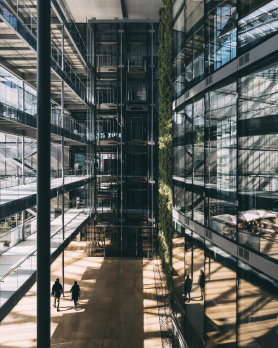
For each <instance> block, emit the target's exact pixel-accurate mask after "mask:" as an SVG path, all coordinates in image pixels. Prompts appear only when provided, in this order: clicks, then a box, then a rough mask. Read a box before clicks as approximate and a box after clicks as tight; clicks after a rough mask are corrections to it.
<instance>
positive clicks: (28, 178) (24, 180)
mask: <svg viewBox="0 0 278 348" xmlns="http://www.w3.org/2000/svg"><path fill="white" fill-rule="evenodd" d="M87 173H88V170H87V168H78V169H71V168H69V169H65V170H64V178H65V184H70V183H72V182H76V181H78V180H79V179H80V178H82V177H87V175H88V174H87ZM62 174H63V171H62V169H58V168H51V169H50V178H51V179H52V180H53V179H59V178H60V179H61V178H62ZM36 183H37V174H34V173H25V175H18V174H17V173H16V172H9V174H5V173H2V172H0V190H3V189H8V188H12V187H14V190H13V192H12V197H13V199H14V200H15V199H19V198H21V197H20V196H21V195H24V194H25V195H26V194H28V195H32V194H36V193H37V185H36ZM29 184H31V185H29ZM22 185H29V187H28V190H27V191H26V190H25V189H24V188H23V187H22ZM61 185H62V183H58V186H57V182H56V181H51V188H54V187H59V186H61ZM20 186H21V187H20ZM7 198H9V197H6V195H5V197H4V196H3V193H2V192H1V191H0V204H3V203H4V202H3V199H4V200H7ZM8 200H9V199H8Z"/></svg>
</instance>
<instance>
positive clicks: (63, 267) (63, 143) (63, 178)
mask: <svg viewBox="0 0 278 348" xmlns="http://www.w3.org/2000/svg"><path fill="white" fill-rule="evenodd" d="M64 40H65V27H64V24H63V26H62V70H63V71H64V54H65V46H64V43H65V41H64ZM64 93H65V84H64V80H63V81H62V90H61V116H62V119H61V127H62V128H64V112H65V105H64V104H65V103H64ZM61 169H62V192H63V193H62V231H63V234H62V238H63V241H64V240H65V192H64V185H65V142H64V137H62V148H61ZM62 286H63V290H64V288H65V252H64V250H63V252H62ZM63 297H64V292H63Z"/></svg>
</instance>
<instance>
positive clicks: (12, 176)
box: [0, 172, 37, 202]
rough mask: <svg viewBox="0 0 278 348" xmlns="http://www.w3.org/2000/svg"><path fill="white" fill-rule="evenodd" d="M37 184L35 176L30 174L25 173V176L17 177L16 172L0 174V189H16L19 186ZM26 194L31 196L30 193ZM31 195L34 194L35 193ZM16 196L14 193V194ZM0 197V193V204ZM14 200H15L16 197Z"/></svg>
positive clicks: (0, 197)
mask: <svg viewBox="0 0 278 348" xmlns="http://www.w3.org/2000/svg"><path fill="white" fill-rule="evenodd" d="M36 182H37V175H36V174H32V173H26V174H25V175H18V174H16V172H14V173H13V172H9V174H8V175H7V174H4V173H1V172H0V189H1V190H3V189H7V188H10V187H16V186H21V185H28V184H33V183H36ZM28 193H30V194H32V192H31V191H29V190H28ZM33 193H36V192H35V191H34V192H33ZM14 194H15V195H16V192H15V193H14ZM1 199H2V196H1V192H0V202H1ZM14 199H17V198H16V197H15V198H14Z"/></svg>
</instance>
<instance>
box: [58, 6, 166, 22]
mask: <svg viewBox="0 0 278 348" xmlns="http://www.w3.org/2000/svg"><path fill="white" fill-rule="evenodd" d="M65 2H66V3H67V5H68V7H69V9H70V11H71V13H72V15H73V17H74V19H75V21H76V22H77V23H84V22H86V20H89V19H91V18H94V17H95V18H96V19H114V18H115V17H118V18H119V19H123V13H122V6H121V0H65ZM122 2H123V3H124V8H125V11H126V14H127V18H128V19H138V20H140V19H146V18H150V19H153V20H154V21H155V22H158V19H159V17H158V11H159V9H160V7H161V0H122Z"/></svg>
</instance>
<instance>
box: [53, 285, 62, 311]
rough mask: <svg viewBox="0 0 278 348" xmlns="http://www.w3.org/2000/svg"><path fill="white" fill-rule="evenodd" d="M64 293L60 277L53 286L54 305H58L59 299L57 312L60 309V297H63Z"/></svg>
mask: <svg viewBox="0 0 278 348" xmlns="http://www.w3.org/2000/svg"><path fill="white" fill-rule="evenodd" d="M63 293H64V291H63V287H62V285H61V284H60V282H59V278H57V279H56V281H55V283H54V285H53V286H52V296H53V297H54V304H53V307H56V301H57V312H58V311H59V304H60V297H61V294H63Z"/></svg>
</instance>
